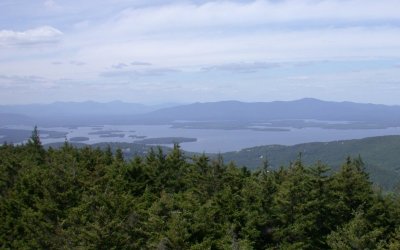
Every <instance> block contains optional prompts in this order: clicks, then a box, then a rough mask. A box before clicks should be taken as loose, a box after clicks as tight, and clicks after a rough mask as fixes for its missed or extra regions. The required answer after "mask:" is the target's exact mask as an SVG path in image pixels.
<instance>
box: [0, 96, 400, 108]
mask: <svg viewBox="0 0 400 250" xmlns="http://www.w3.org/2000/svg"><path fill="white" fill-rule="evenodd" d="M306 99H312V100H317V101H322V102H337V103H343V102H348V103H358V104H374V105H386V106H400V104H384V103H373V102H355V101H351V100H332V101H331V100H324V99H319V98H314V97H303V98H298V99H288V100H264V101H262V100H261V101H246V100H244V101H242V100H233V99H221V100H211V101H192V102H178V101H176V102H156V103H152V102H147V103H145V102H134V101H123V100H110V101H96V100H82V101H62V100H60V101H53V102H32V103H14V104H13V103H0V106H25V105H27V106H29V105H52V104H57V103H59V104H83V103H97V104H112V103H124V104H137V105H143V106H149V107H151V106H153V107H158V106H159V107H161V108H163V107H173V106H181V105H190V104H195V103H218V102H241V103H270V102H295V101H300V100H306Z"/></svg>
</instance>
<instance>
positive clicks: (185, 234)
mask: <svg viewBox="0 0 400 250" xmlns="http://www.w3.org/2000/svg"><path fill="white" fill-rule="evenodd" d="M328 173H329V167H328V166H326V165H324V164H322V163H319V162H316V163H315V164H314V165H307V166H306V165H305V164H304V163H303V162H302V159H301V156H299V158H298V159H297V160H296V161H294V162H292V163H291V164H289V165H288V166H286V167H281V168H280V169H278V170H272V169H270V168H269V166H268V162H265V164H264V166H263V167H262V168H260V169H258V170H256V171H249V170H248V169H246V168H239V167H236V166H235V165H234V164H233V163H229V164H225V163H224V162H223V159H222V158H218V159H216V160H210V159H209V158H208V157H207V156H205V155H199V156H191V157H186V156H185V154H184V153H183V152H182V151H181V150H180V149H179V146H178V145H176V146H175V147H174V149H173V150H172V151H171V152H169V153H168V154H164V153H163V152H162V150H152V151H150V152H149V153H148V155H147V156H145V157H139V156H138V157H133V158H132V159H124V156H123V154H122V151H121V150H117V151H116V152H113V151H112V150H111V148H107V149H99V148H92V147H84V148H76V147H73V146H72V145H71V144H69V143H67V142H66V143H65V144H64V145H63V146H62V147H60V148H58V149H54V148H48V149H45V148H44V147H43V146H42V144H41V142H40V138H39V135H38V132H37V130H36V129H35V130H34V131H33V134H32V137H31V139H30V140H29V141H28V142H27V143H26V144H24V145H12V144H3V145H2V146H0V248H1V249H199V250H200V249H201V250H203V249H400V193H399V192H396V191H393V192H391V193H385V194H383V193H382V192H380V191H379V190H377V189H376V188H373V186H372V184H371V182H370V180H369V177H368V174H367V173H366V172H365V170H364V164H363V161H362V160H361V158H356V159H351V158H348V159H344V162H343V164H342V166H341V168H340V170H338V171H337V172H334V173H332V174H331V173H330V174H328Z"/></svg>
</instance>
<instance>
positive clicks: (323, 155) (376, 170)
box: [222, 135, 400, 190]
mask: <svg viewBox="0 0 400 250" xmlns="http://www.w3.org/2000/svg"><path fill="white" fill-rule="evenodd" d="M399 153H400V136H399V135H390V136H377V137H369V138H364V139H356V140H339V141H332V142H312V143H302V144H298V145H294V146H283V145H267V146H259V147H253V148H246V149H243V150H240V151H237V152H228V153H224V154H222V155H223V157H224V159H225V161H227V162H228V161H233V162H235V163H236V164H237V165H239V166H246V167H248V168H251V169H255V168H257V167H259V166H260V165H261V164H262V163H263V162H264V161H266V160H267V161H268V162H269V164H270V165H271V167H272V168H273V169H277V168H279V167H280V166H286V165H288V164H290V162H293V161H295V160H296V159H297V158H298V157H299V155H300V154H301V159H302V161H303V163H305V164H313V163H315V162H317V161H321V162H322V163H324V164H328V165H329V166H330V167H331V168H332V170H334V171H337V170H338V169H339V168H340V166H341V164H342V163H343V159H345V158H346V157H348V156H350V157H353V158H355V157H358V156H361V157H362V159H363V161H364V163H365V169H366V171H367V172H368V173H369V174H370V177H371V180H372V181H373V182H374V183H375V184H376V185H379V186H380V187H383V188H385V189H387V190H390V189H392V188H393V187H395V186H396V185H398V184H399V183H400V163H399Z"/></svg>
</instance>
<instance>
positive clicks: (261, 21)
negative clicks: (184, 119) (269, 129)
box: [0, 0, 400, 105]
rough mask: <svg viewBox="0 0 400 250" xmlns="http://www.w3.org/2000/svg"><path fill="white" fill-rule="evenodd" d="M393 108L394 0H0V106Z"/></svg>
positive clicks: (396, 92) (399, 14)
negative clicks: (307, 102) (340, 104)
mask: <svg viewBox="0 0 400 250" xmlns="http://www.w3.org/2000/svg"><path fill="white" fill-rule="evenodd" d="M303 97H314V98H320V99H324V100H333V101H344V100H347V101H355V102H371V103H383V104H398V105H400V98H399V97H400V1H398V0H379V1H377V0H275V1H272V0H269V1H268V0H256V1H189V0H187V1H183V0H182V1H179V0H175V1H174V0H163V1H161V0H159V1H157V0H153V1H152V0H146V1H144V0H136V1H128V0H120V1H118V0H102V1H94V0H80V1H75V0H30V1H25V0H2V1H1V2H0V104H20V103H49V102H54V101H85V100H95V101H101V102H106V101H112V100H123V101H127V102H140V103H146V104H156V103H157V104H159V103H168V102H174V103H189V102H195V101H201V102H205V101H218V100H233V99H234V100H241V101H272V100H293V99H299V98H303Z"/></svg>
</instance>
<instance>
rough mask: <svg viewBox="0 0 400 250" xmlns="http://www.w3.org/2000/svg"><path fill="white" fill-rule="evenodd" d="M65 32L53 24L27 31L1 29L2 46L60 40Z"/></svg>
mask: <svg viewBox="0 0 400 250" xmlns="http://www.w3.org/2000/svg"><path fill="white" fill-rule="evenodd" d="M62 35H63V33H62V32H61V31H59V30H58V29H56V28H53V27H51V26H41V27H38V28H34V29H29V30H25V31H13V30H0V46H22V45H40V44H49V43H55V42H58V41H59V40H60V38H61V36H62Z"/></svg>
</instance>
